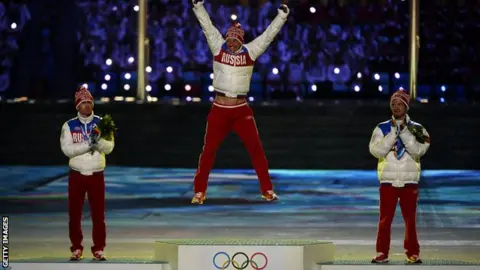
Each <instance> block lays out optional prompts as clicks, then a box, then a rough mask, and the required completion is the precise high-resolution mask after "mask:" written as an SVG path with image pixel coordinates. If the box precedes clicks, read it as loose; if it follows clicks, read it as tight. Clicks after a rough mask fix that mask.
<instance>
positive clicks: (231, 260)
mask: <svg viewBox="0 0 480 270" xmlns="http://www.w3.org/2000/svg"><path fill="white" fill-rule="evenodd" d="M219 255H225V257H227V260H226V261H224V262H223V263H222V266H221V267H220V266H219V265H218V264H217V262H216V259H217V257H218V256H219ZM238 255H243V256H245V258H246V261H244V262H243V263H242V264H241V265H240V264H239V262H237V261H235V257H236V256H238ZM256 256H260V257H263V258H264V259H265V264H264V265H263V266H262V267H259V266H258V264H257V262H255V261H254V260H253V259H254V258H255V257H256ZM230 264H232V265H233V267H234V268H235V269H246V268H247V266H248V265H249V264H250V266H251V267H252V269H255V270H262V269H265V268H266V267H267V265H268V258H267V255H265V254H264V253H262V252H255V253H253V254H252V255H251V256H250V257H248V256H247V254H245V253H244V252H236V253H235V254H234V255H233V257H230V255H228V254H227V253H226V252H224V251H219V252H217V253H215V255H214V256H213V266H215V268H217V269H219V270H224V269H227V268H228V267H229V266H230Z"/></svg>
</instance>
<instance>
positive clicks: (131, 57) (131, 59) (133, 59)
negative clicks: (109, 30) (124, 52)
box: [128, 56, 135, 64]
mask: <svg viewBox="0 0 480 270" xmlns="http://www.w3.org/2000/svg"><path fill="white" fill-rule="evenodd" d="M133 62H135V58H133V56H130V57H129V58H128V63H130V64H131V63H133Z"/></svg>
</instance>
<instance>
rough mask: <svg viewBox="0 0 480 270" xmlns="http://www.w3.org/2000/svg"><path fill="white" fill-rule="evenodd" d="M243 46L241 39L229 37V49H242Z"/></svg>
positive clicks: (232, 50) (234, 50) (233, 50)
mask: <svg viewBox="0 0 480 270" xmlns="http://www.w3.org/2000/svg"><path fill="white" fill-rule="evenodd" d="M241 46H242V43H240V41H238V40H237V39H234V38H229V39H227V48H228V50H229V51H231V52H236V51H238V50H239V49H240V47H241Z"/></svg>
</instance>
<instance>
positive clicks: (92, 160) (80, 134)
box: [60, 113, 115, 175]
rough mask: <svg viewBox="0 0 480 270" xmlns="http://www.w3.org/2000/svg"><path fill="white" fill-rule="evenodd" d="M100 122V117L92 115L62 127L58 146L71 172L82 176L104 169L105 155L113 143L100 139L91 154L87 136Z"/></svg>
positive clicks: (69, 122)
mask: <svg viewBox="0 0 480 270" xmlns="http://www.w3.org/2000/svg"><path fill="white" fill-rule="evenodd" d="M99 121H100V117H98V116H96V115H94V114H93V113H92V114H91V115H90V116H89V117H82V116H81V115H80V114H78V117H75V118H73V119H70V120H68V121H67V122H65V124H63V126H62V134H61V135H60V146H61V148H62V152H63V153H64V154H65V156H67V157H68V158H69V159H70V160H69V166H70V168H71V169H72V170H75V171H78V172H80V173H81V174H83V175H92V174H93V173H94V172H100V171H103V170H104V169H105V166H106V160H105V155H108V154H110V153H111V152H112V151H113V148H114V146H115V142H114V141H107V140H104V139H100V140H99V141H98V145H97V147H96V148H95V151H94V152H93V153H92V150H91V147H90V144H89V139H88V138H89V136H90V133H91V132H92V130H93V128H94V127H95V125H96V124H98V122H99Z"/></svg>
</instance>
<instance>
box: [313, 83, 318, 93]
mask: <svg viewBox="0 0 480 270" xmlns="http://www.w3.org/2000/svg"><path fill="white" fill-rule="evenodd" d="M312 91H313V92H316V91H317V86H316V85H315V84H314V85H312Z"/></svg>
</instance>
